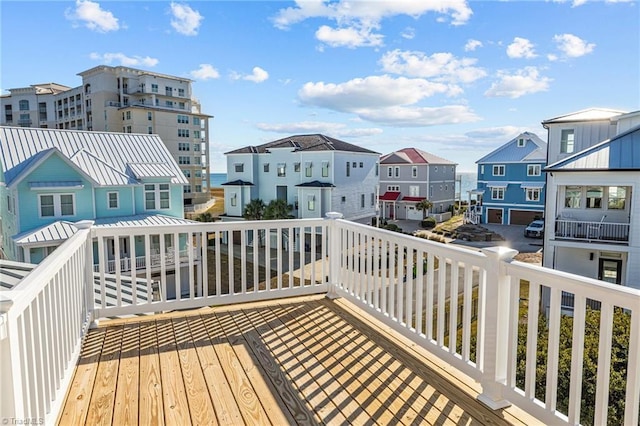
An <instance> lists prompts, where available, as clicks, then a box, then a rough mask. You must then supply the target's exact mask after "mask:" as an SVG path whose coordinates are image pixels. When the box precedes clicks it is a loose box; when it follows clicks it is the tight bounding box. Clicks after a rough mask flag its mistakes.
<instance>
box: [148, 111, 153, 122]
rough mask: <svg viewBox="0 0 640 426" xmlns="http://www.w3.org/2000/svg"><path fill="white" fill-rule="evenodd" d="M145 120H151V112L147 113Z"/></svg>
mask: <svg viewBox="0 0 640 426" xmlns="http://www.w3.org/2000/svg"><path fill="white" fill-rule="evenodd" d="M147 120H148V121H151V120H153V114H152V113H151V112H147Z"/></svg>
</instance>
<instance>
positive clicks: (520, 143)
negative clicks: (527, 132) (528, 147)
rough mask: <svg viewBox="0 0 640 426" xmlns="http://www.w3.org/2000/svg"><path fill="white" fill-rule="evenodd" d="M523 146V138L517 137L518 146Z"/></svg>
mask: <svg viewBox="0 0 640 426" xmlns="http://www.w3.org/2000/svg"><path fill="white" fill-rule="evenodd" d="M523 146H524V138H519V139H518V148H522V147H523Z"/></svg>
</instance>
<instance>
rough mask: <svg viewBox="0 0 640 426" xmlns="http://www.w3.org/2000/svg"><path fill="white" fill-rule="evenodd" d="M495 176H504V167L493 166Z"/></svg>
mask: <svg viewBox="0 0 640 426" xmlns="http://www.w3.org/2000/svg"><path fill="white" fill-rule="evenodd" d="M493 175H494V176H504V165H497V166H493Z"/></svg>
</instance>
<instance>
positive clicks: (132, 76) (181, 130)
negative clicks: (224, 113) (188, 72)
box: [0, 65, 211, 206]
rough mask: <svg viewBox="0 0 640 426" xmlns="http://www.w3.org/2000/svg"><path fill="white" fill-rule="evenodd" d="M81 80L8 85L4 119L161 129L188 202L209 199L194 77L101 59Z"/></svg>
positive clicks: (0, 119)
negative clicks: (184, 182) (72, 83)
mask: <svg viewBox="0 0 640 426" xmlns="http://www.w3.org/2000/svg"><path fill="white" fill-rule="evenodd" d="M78 75H79V76H80V77H82V85H81V86H78V87H74V88H70V87H67V86H63V85H60V84H56V83H45V84H34V85H31V86H28V87H22V88H15V89H9V94H8V95H4V96H2V97H0V103H1V111H2V114H0V124H1V125H5V126H21V127H41V128H56V129H66V130H96V131H106V132H120V133H147V134H157V135H158V136H160V138H161V139H162V141H163V142H164V144H165V145H166V146H167V148H168V149H169V152H170V153H171V155H172V156H173V157H174V158H175V160H176V162H177V163H178V164H179V166H180V169H181V170H182V172H183V173H184V175H185V177H186V178H187V179H188V181H189V184H188V185H185V186H184V204H185V206H191V205H194V204H200V203H204V202H206V201H207V200H209V198H210V196H209V186H210V184H209V183H210V182H209V170H210V166H209V160H208V156H209V155H208V153H209V151H208V147H209V118H211V116H210V115H207V114H203V113H202V112H201V109H200V103H199V102H198V100H196V99H195V97H194V96H193V93H192V87H191V83H192V80H189V79H188V78H182V77H176V76H170V75H165V74H159V73H155V72H150V71H143V70H139V69H134V68H128V67H122V66H118V67H111V66H107V65H100V66H97V67H94V68H91V69H89V70H86V71H82V72H80V73H78Z"/></svg>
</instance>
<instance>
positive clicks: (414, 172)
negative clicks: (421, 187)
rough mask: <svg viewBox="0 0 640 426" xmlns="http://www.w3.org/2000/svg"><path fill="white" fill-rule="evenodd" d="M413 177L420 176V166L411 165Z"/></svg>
mask: <svg viewBox="0 0 640 426" xmlns="http://www.w3.org/2000/svg"><path fill="white" fill-rule="evenodd" d="M411 177H412V178H417V177H418V166H411Z"/></svg>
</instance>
